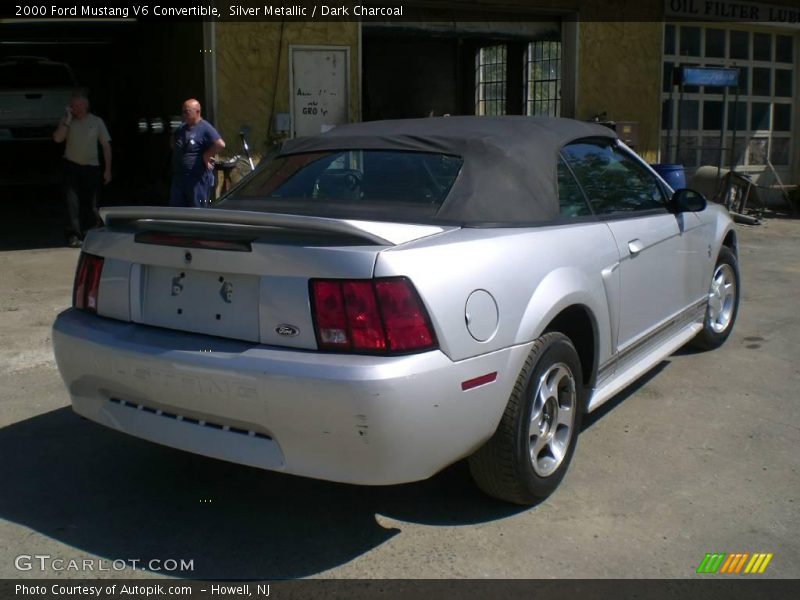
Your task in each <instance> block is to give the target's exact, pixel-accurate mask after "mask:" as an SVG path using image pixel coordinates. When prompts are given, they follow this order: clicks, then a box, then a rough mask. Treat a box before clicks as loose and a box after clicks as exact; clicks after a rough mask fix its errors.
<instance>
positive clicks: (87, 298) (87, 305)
mask: <svg viewBox="0 0 800 600" xmlns="http://www.w3.org/2000/svg"><path fill="white" fill-rule="evenodd" d="M102 272H103V258H102V257H101V256H95V255H93V254H86V252H81V258H80V260H79V261H78V270H77V272H76V273H75V286H74V288H73V292H72V306H74V307H75V308H80V309H81V310H86V311H89V312H93V313H96V312H97V292H98V290H99V289H100V274H101V273H102Z"/></svg>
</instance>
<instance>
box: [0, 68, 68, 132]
mask: <svg viewBox="0 0 800 600" xmlns="http://www.w3.org/2000/svg"><path fill="white" fill-rule="evenodd" d="M76 91H77V83H76V81H75V75H74V74H73V73H72V69H70V67H69V65H67V64H66V63H61V62H54V61H52V60H50V59H47V58H41V57H36V56H12V57H8V58H3V59H0V144H2V143H4V142H10V141H18V140H45V139H50V138H51V136H52V135H53V130H54V129H55V128H56V126H57V125H58V121H59V119H61V117H63V116H64V107H65V106H66V105H67V104H68V103H69V100H70V97H71V96H72V94H73V93H75V92H76Z"/></svg>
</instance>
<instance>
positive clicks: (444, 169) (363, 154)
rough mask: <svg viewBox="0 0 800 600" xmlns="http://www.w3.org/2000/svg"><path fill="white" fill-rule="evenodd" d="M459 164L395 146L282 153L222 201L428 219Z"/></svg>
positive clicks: (276, 208)
mask: <svg viewBox="0 0 800 600" xmlns="http://www.w3.org/2000/svg"><path fill="white" fill-rule="evenodd" d="M462 164H463V160H462V159H461V158H460V157H458V156H452V155H449V154H438V153H432V152H409V151H398V150H338V151H326V152H313V153H303V154H289V155H282V156H278V157H277V158H275V159H273V160H271V161H270V162H269V163H268V164H266V165H265V166H264V167H262V168H261V169H259V171H258V172H257V173H256V174H254V175H253V176H252V177H251V178H249V179H248V180H247V181H245V182H244V183H243V184H242V185H241V186H239V187H238V188H236V190H235V191H234V192H233V193H232V194H231V195H230V196H228V197H227V198H226V199H225V200H223V201H222V203H221V206H222V207H223V208H247V209H249V210H253V209H255V210H268V211H273V212H282V213H289V214H304V215H315V216H324V217H336V218H365V217H369V216H374V217H376V218H377V217H380V218H381V219H389V220H395V219H397V220H404V221H406V220H408V219H409V218H416V219H430V218H433V217H434V216H435V215H436V213H437V211H438V210H439V208H440V207H441V205H442V203H443V202H444V200H445V198H447V194H448V193H449V192H450V189H451V188H452V187H453V183H454V182H455V180H456V177H457V176H458V174H459V171H460V170H461V166H462Z"/></svg>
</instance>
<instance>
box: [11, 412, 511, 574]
mask: <svg viewBox="0 0 800 600" xmlns="http://www.w3.org/2000/svg"><path fill="white" fill-rule="evenodd" d="M0 456H3V457H4V460H3V461H0V481H2V482H3V493H2V494H0V518H3V519H6V520H8V521H10V522H13V523H18V524H20V525H23V526H25V527H27V528H30V529H32V530H34V531H37V532H39V533H41V534H42V535H45V536H47V537H50V538H52V539H55V540H57V541H59V542H61V543H64V544H67V545H69V546H72V547H74V548H75V549H76V550H75V551H74V552H67V555H66V556H61V557H60V558H63V559H66V560H69V559H72V558H75V559H79V560H80V559H83V558H87V557H89V556H92V555H94V556H97V557H100V558H103V559H106V560H107V561H109V562H110V561H113V560H115V559H138V560H141V565H144V566H145V567H146V566H147V564H148V563H149V561H150V560H153V559H156V560H161V561H164V560H167V559H174V560H178V561H179V562H180V559H185V560H193V561H194V563H193V564H194V570H191V571H188V570H187V571H183V572H181V571H176V572H171V573H169V574H170V575H173V576H177V577H188V578H192V579H282V578H296V577H304V576H309V575H314V574H317V573H320V572H322V571H325V570H327V569H331V568H333V567H336V566H338V565H341V564H344V563H347V562H348V561H350V560H352V559H354V558H356V557H358V556H360V555H361V554H363V553H365V552H367V551H369V550H371V549H373V548H375V547H377V546H379V545H381V544H383V543H384V542H386V541H387V540H389V539H391V538H392V537H393V536H395V535H397V534H398V533H399V532H400V529H398V528H396V527H397V526H396V525H394V524H393V525H386V526H385V527H384V526H382V525H381V524H380V523H379V519H377V518H376V515H384V516H386V517H389V518H390V519H397V520H400V521H410V522H415V523H423V524H430V525H435V526H446V525H463V524H470V523H479V522H486V521H491V520H495V519H499V518H503V517H507V516H511V515H514V514H516V513H519V512H520V511H523V510H525V509H524V508H523V507H518V506H513V505H509V504H505V503H502V502H498V501H495V500H492V499H490V498H488V497H486V496H484V495H483V494H482V493H481V492H479V491H478V490H477V489H476V488H475V487H474V486H473V484H472V482H471V481H470V478H469V473H468V470H467V467H466V466H465V464H464V462H463V461H462V462H460V463H457V464H456V465H453V466H452V467H450V468H448V469H446V470H445V471H443V472H442V473H440V474H439V475H437V476H435V477H433V478H431V479H429V480H427V481H424V482H420V483H415V484H406V485H398V486H390V487H361V486H351V485H344V484H334V483H327V482H322V481H316V480H311V479H305V478H301V477H293V476H289V475H282V474H279V473H272V472H267V471H261V470H258V469H252V468H248V467H243V466H239V465H235V464H231V463H226V462H222V461H217V460H212V459H207V458H203V457H200V456H195V455H192V454H188V453H184V452H180V451H177V450H172V449H169V448H165V447H163V446H158V445H155V444H150V443H147V442H144V441H141V440H138V439H135V438H132V437H128V436H126V435H124V434H120V433H117V432H114V431H111V430H108V429H106V428H104V427H102V426H99V425H96V424H94V423H91V422H89V421H86V420H84V419H81V418H80V417H78V416H77V415H75V414H74V413H73V412H72V410H71V409H69V408H62V409H58V410H55V411H52V412H50V413H46V414H43V415H40V416H37V417H33V418H31V419H28V420H26V421H21V422H18V423H15V424H12V425H10V426H7V427H5V428H3V429H0ZM399 526H400V527H402V523H400V524H399ZM34 545H35V543H32V546H34ZM34 550H35V548H26V547H25V546H24V543H23V544H20V546H19V547H18V548H15V553H16V552H17V551H18V553H19V554H25V553H29V554H33V553H34V552H33V551H34ZM87 554H88V556H87ZM15 555H16V554H15ZM141 565H140V567H141ZM56 574H57V573H43V575H44V576H50V577H52V576H54V575H56ZM89 575H90V574H89Z"/></svg>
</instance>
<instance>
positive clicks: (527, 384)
mask: <svg viewBox="0 0 800 600" xmlns="http://www.w3.org/2000/svg"><path fill="white" fill-rule="evenodd" d="M582 381H583V378H582V372H581V364H580V360H579V358H578V353H577V352H576V351H575V347H574V346H573V345H572V342H571V341H570V339H569V338H568V337H566V336H565V335H563V334H561V333H557V332H552V333H547V334H545V335H543V336H542V337H540V338H539V339H538V340H536V342H534V345H533V349H532V350H531V353H530V355H529V356H528V359H527V360H526V361H525V365H524V367H523V369H522V371H521V372H520V375H519V378H518V379H517V383H516V384H515V386H514V390H513V391H512V393H511V397H510V398H509V400H508V404H507V406H506V410H505V413H504V414H503V417H502V419H501V420H500V424H499V425H498V427H497V431H496V432H495V434H494V435H493V436H492V438H491V439H490V440H489V441H488V442H486V444H485V445H484V446H483V447H481V448H480V449H479V450H478V451H477V452H475V454H473V455H472V456H471V457H470V458H469V466H470V472H471V473H472V478H473V479H474V480H475V483H476V484H477V485H478V487H479V488H481V489H482V490H483V491H484V492H486V493H487V494H489V495H490V496H494V497H495V498H500V499H501V500H506V501H508V502H514V503H516V504H524V505H529V504H533V503H534V502H536V501H537V500H541V499H543V498H546V497H547V496H549V495H550V494H551V493H552V492H553V491H554V490H555V489H556V487H558V484H559V483H560V482H561V480H562V479H563V477H564V474H565V473H566V471H567V467H568V466H569V463H570V460H571V459H572V455H573V453H574V451H575V443H576V441H577V437H578V429H579V428H580V424H581V414H582V412H583V386H582V384H581V382H582Z"/></svg>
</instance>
